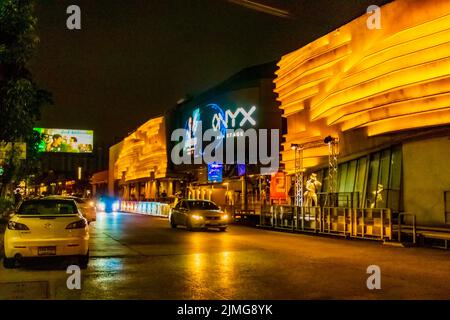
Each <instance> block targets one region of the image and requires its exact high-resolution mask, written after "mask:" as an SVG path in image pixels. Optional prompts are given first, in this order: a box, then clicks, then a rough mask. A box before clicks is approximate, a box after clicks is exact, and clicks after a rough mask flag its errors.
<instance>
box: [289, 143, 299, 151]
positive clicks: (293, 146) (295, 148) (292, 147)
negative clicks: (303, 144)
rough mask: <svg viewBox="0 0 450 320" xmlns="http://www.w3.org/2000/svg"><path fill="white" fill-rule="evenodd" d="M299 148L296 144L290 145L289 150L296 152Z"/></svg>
mask: <svg viewBox="0 0 450 320" xmlns="http://www.w3.org/2000/svg"><path fill="white" fill-rule="evenodd" d="M298 147H299V145H298V143H291V149H292V150H297V149H298Z"/></svg>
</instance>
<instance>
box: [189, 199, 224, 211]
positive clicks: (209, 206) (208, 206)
mask: <svg viewBox="0 0 450 320" xmlns="http://www.w3.org/2000/svg"><path fill="white" fill-rule="evenodd" d="M188 203H189V209H191V210H219V207H217V206H216V205H215V204H214V203H213V202H210V201H189V202H188Z"/></svg>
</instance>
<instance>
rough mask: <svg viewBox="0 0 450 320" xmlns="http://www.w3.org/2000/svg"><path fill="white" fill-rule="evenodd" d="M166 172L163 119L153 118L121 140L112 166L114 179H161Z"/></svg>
mask: <svg viewBox="0 0 450 320" xmlns="http://www.w3.org/2000/svg"><path fill="white" fill-rule="evenodd" d="M166 171H167V152H166V139H165V122H164V117H159V118H154V119H150V120H149V121H147V122H146V123H145V124H143V125H142V126H140V127H139V128H138V129H137V130H136V131H135V132H133V133H132V134H130V135H129V136H128V137H126V138H125V139H124V140H123V144H122V148H121V150H120V153H119V155H118V157H117V160H116V162H115V164H114V179H115V180H118V179H124V180H125V181H133V180H137V179H143V178H150V177H151V176H152V172H154V175H155V178H163V177H165V175H166Z"/></svg>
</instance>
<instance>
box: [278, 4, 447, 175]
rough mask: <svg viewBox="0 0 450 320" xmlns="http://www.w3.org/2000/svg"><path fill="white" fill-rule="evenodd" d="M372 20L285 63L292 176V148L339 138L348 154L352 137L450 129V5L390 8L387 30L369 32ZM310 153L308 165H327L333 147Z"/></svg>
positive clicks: (286, 156) (281, 84) (281, 77)
mask: <svg viewBox="0 0 450 320" xmlns="http://www.w3.org/2000/svg"><path fill="white" fill-rule="evenodd" d="M368 17H369V14H367V15H364V16H361V17H359V18H358V19H356V20H353V21H352V22H350V23H348V24H347V25H344V26H342V27H341V28H339V29H337V30H335V31H333V32H330V33H329V34H327V35H325V36H323V37H321V38H319V39H317V40H316V41H314V42H312V43H310V44H308V45H306V46H304V47H303V48H301V49H299V50H297V51H294V52H292V53H289V54H287V55H285V56H283V57H282V59H281V60H280V62H279V63H278V66H279V70H278V71H277V72H276V74H277V78H276V80H275V84H276V89H275V92H276V93H277V94H278V100H279V101H280V103H281V107H280V108H281V109H282V110H283V115H284V117H287V122H288V133H287V135H286V137H285V138H286V140H285V143H284V151H282V160H283V162H284V164H285V168H286V171H287V172H293V166H294V154H293V151H292V150H291V149H290V144H291V143H300V144H303V143H307V142H310V141H316V140H318V139H323V137H325V136H328V135H332V136H339V137H340V138H341V139H340V140H341V147H340V149H341V153H342V152H343V153H344V154H347V153H350V152H351V151H352V150H353V151H354V149H355V148H354V147H353V146H349V145H348V139H345V135H346V134H347V133H348V134H349V135H352V134H353V133H352V132H354V131H358V134H359V135H360V136H364V137H366V138H368V139H369V138H372V137H377V136H380V135H386V134H392V133H398V132H403V131H405V130H406V131H407V130H412V129H417V128H424V127H429V126H441V125H448V124H449V123H450V1H433V0H428V1H424V0H410V1H395V2H392V3H390V4H387V5H385V6H383V7H381V29H373V30H370V29H368V27H367V25H366V24H367V19H368ZM343 137H344V138H343ZM382 140H383V139H382V138H381V139H372V141H375V142H370V143H369V145H371V146H375V144H377V143H376V141H382ZM361 149H364V148H361ZM305 152H306V154H305V160H304V166H305V167H314V166H316V165H318V164H320V163H323V160H324V158H322V157H325V156H326V155H327V154H328V151H327V149H326V148H325V147H322V148H320V147H319V148H315V149H312V150H305Z"/></svg>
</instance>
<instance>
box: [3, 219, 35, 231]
mask: <svg viewBox="0 0 450 320" xmlns="http://www.w3.org/2000/svg"><path fill="white" fill-rule="evenodd" d="M8 229H9V230H30V229H29V228H28V227H27V226H26V225H24V224H23V223H18V222H15V221H9V222H8Z"/></svg>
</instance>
